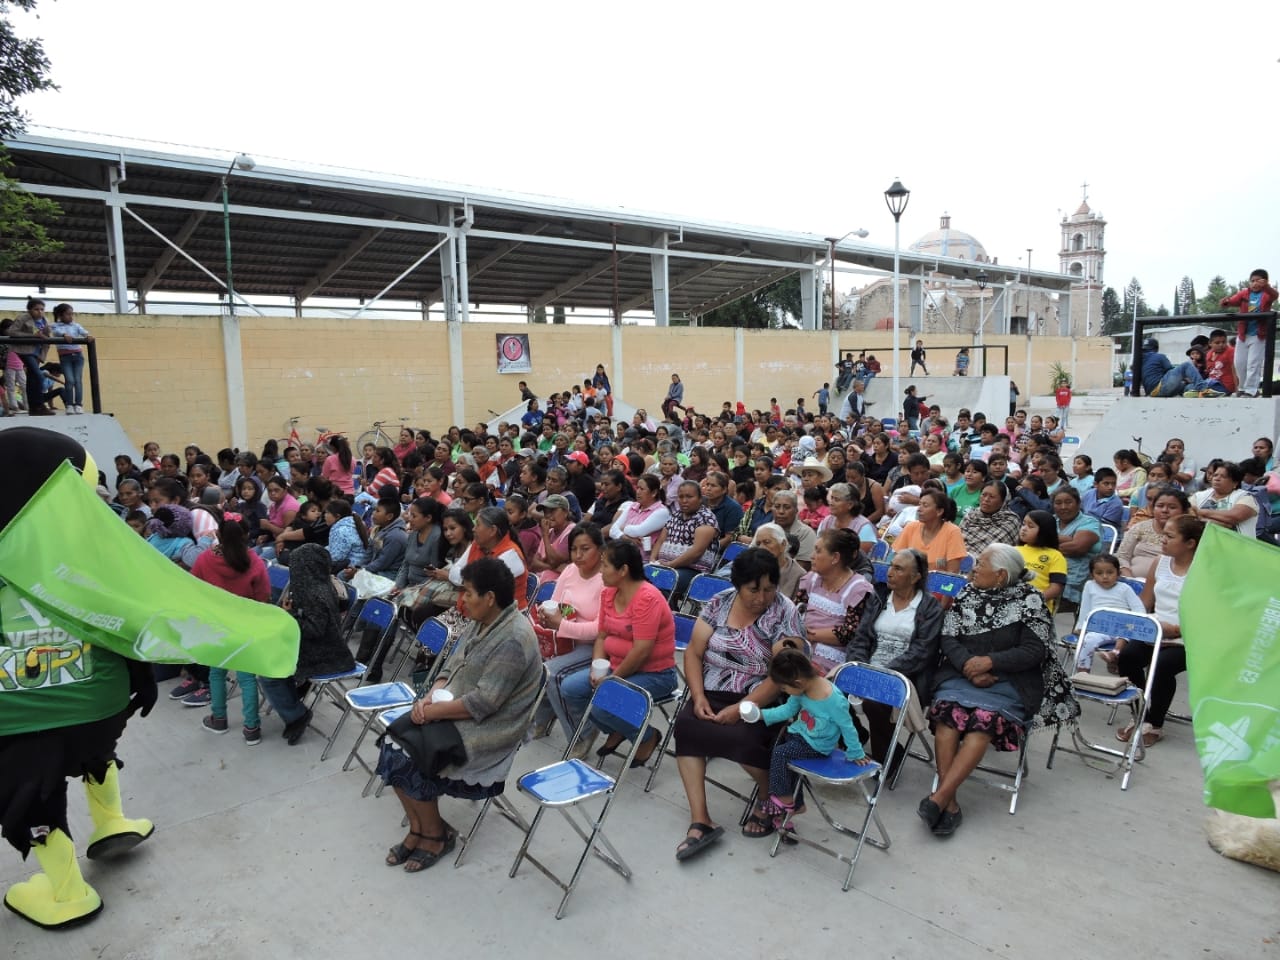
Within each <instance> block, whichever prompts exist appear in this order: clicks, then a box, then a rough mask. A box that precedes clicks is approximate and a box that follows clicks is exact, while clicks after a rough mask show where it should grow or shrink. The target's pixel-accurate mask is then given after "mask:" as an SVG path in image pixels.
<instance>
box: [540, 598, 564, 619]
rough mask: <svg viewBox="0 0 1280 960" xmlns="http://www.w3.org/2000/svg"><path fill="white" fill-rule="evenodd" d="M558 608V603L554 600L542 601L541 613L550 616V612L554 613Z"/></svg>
mask: <svg viewBox="0 0 1280 960" xmlns="http://www.w3.org/2000/svg"><path fill="white" fill-rule="evenodd" d="M559 609H560V604H558V603H556V602H555V601H554V600H543V601H542V613H543V615H544V616H548V617H549V616H551V614H553V613H555V612H556V611H557V610H559Z"/></svg>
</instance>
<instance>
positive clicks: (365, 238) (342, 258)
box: [294, 227, 384, 303]
mask: <svg viewBox="0 0 1280 960" xmlns="http://www.w3.org/2000/svg"><path fill="white" fill-rule="evenodd" d="M383 232H384V231H383V228H381V227H370V228H369V229H367V230H365V231H364V232H362V233H361V234H360V235H359V236H357V237H356V238H355V239H354V240H352V241H351V242H350V243H349V244H347V246H346V247H345V249H343V251H342V252H341V253H339V254H338V255H337V256H336V257H334V258H333V259H332V260H330V261H329V262H328V263H326V264H325V265H324V266H323V267H321V268H320V269H319V270H317V271H316V275H315V276H314V277H312V278H311V279H310V280H308V281H307V282H306V283H304V284H303V285H302V286H301V287H299V288H298V290H297V292H296V293H294V299H295V300H297V301H298V303H301V302H302V301H304V300H307V299H310V298H311V297H312V296H313V295H314V294H315V292H316V291H317V290H319V289H320V288H321V287H323V286H324V285H325V284H326V283H328V282H329V281H330V280H332V279H333V278H334V277H335V276H337V275H338V272H339V271H340V270H342V268H343V267H345V266H346V265H347V264H349V263H350V262H351V261H352V260H354V259H355V258H356V257H358V256H360V254H361V253H362V252H364V249H365V247H367V246H369V244H371V243H373V241H374V240H377V239H378V237H380V236H381V235H382V234H383Z"/></svg>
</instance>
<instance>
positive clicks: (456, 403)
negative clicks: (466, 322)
mask: <svg viewBox="0 0 1280 960" xmlns="http://www.w3.org/2000/svg"><path fill="white" fill-rule="evenodd" d="M445 326H446V327H447V328H448V330H449V414H450V419H451V420H452V422H453V423H466V422H467V418H466V415H465V414H466V397H465V395H464V393H463V389H462V387H463V367H464V363H463V357H462V324H461V323H459V322H457V321H456V320H452V321H450V322H448V323H446V324H445Z"/></svg>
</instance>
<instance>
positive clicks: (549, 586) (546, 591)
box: [529, 580, 556, 610]
mask: <svg viewBox="0 0 1280 960" xmlns="http://www.w3.org/2000/svg"><path fill="white" fill-rule="evenodd" d="M555 592H556V582H555V581H554V580H548V581H547V582H546V583H542V584H539V585H538V589H537V590H531V591H530V592H529V609H530V610H532V609H533V608H534V607H536V606H537V605H538V604H540V603H545V602H546V601H548V600H550V599H551V595H552V594H553V593H555Z"/></svg>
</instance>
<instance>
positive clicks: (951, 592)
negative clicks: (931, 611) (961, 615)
mask: <svg viewBox="0 0 1280 960" xmlns="http://www.w3.org/2000/svg"><path fill="white" fill-rule="evenodd" d="M968 583H969V581H968V580H966V579H965V578H964V577H963V576H961V575H960V574H958V573H943V572H942V571H941V570H932V571H930V573H929V578H928V581H927V582H926V584H925V589H926V590H928V591H929V592H930V593H932V594H933V595H934V596H935V597H937V598H938V599H939V600H941V601H942V602H943V603H944V604H946V603H948V602H949V601H952V600H954V599H955V598H956V596H957V595H958V594H959V593H960V591H961V590H963V589H964V588H965V586H967V585H968Z"/></svg>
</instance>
